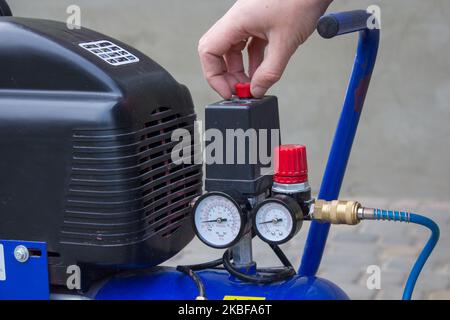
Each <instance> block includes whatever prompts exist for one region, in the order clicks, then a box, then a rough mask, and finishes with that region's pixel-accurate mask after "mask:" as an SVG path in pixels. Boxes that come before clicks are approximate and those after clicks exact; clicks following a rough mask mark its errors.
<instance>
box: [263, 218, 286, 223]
mask: <svg viewBox="0 0 450 320" xmlns="http://www.w3.org/2000/svg"><path fill="white" fill-rule="evenodd" d="M281 221H283V219H281V218H278V219H273V220H269V221H264V222H260V223H259V224H269V223H273V224H275V223H278V222H281Z"/></svg>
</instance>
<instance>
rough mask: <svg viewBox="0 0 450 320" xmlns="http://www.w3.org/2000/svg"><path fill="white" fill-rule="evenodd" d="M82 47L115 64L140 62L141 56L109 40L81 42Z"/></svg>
mask: <svg viewBox="0 0 450 320" xmlns="http://www.w3.org/2000/svg"><path fill="white" fill-rule="evenodd" d="M79 46H80V47H82V48H83V49H85V50H87V51H89V52H90V53H92V54H95V55H96V56H97V57H99V58H100V59H102V60H103V61H105V62H107V63H109V64H110V65H113V66H121V65H124V64H129V63H135V62H139V58H138V57H136V56H135V55H134V54H132V53H130V52H128V51H127V50H125V49H123V48H122V47H119V46H118V45H116V44H114V43H112V42H111V41H108V40H100V41H94V42H86V43H80V44H79Z"/></svg>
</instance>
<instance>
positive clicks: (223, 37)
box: [198, 20, 246, 99]
mask: <svg viewBox="0 0 450 320" xmlns="http://www.w3.org/2000/svg"><path fill="white" fill-rule="evenodd" d="M245 38H246V36H245V35H244V34H242V32H240V31H238V30H237V29H235V28H230V27H229V26H228V25H226V24H225V23H222V22H221V20H219V21H218V22H217V23H216V24H215V25H214V26H213V27H212V28H211V29H210V30H209V31H208V32H207V33H206V34H205V35H204V36H203V37H202V39H201V40H200V42H199V46H198V52H199V56H200V62H201V65H202V70H203V74H204V76H205V78H206V80H207V81H208V83H209V85H210V86H211V87H212V88H213V89H214V90H216V91H217V92H218V93H219V94H220V95H221V96H222V97H223V98H225V99H229V98H231V94H232V89H231V87H230V86H229V85H228V82H227V79H226V76H225V73H226V72H227V66H226V62H225V60H224V57H223V56H224V55H225V53H227V52H228V51H229V50H230V49H231V47H232V46H234V45H236V44H239V42H241V41H242V39H245Z"/></svg>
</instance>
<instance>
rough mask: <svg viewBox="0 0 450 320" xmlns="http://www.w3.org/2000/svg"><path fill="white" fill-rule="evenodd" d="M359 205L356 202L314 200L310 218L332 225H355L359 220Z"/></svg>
mask: <svg viewBox="0 0 450 320" xmlns="http://www.w3.org/2000/svg"><path fill="white" fill-rule="evenodd" d="M360 208H361V204H360V203H359V202H356V201H344V200H333V201H324V200H316V202H315V203H314V209H313V212H312V218H313V219H314V220H319V221H323V222H329V223H332V224H347V225H355V224H358V223H359V222H360V221H361V220H360V219H359V217H358V209H360Z"/></svg>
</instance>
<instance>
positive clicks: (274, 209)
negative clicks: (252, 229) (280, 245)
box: [255, 202, 294, 243]
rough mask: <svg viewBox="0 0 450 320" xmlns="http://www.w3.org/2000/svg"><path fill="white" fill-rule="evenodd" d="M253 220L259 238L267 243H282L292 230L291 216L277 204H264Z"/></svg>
mask: <svg viewBox="0 0 450 320" xmlns="http://www.w3.org/2000/svg"><path fill="white" fill-rule="evenodd" d="M255 219H256V221H255V225H256V228H257V229H258V232H259V234H260V236H261V237H263V238H264V240H266V241H269V242H274V243H277V242H281V241H284V240H285V239H286V238H287V237H289V236H290V235H291V234H292V231H293V228H294V221H293V218H292V214H291V213H290V211H289V210H288V208H286V207H285V206H284V205H282V204H280V203H277V202H269V203H266V204H264V205H263V206H262V207H261V208H259V210H258V212H257V213H256V217H255Z"/></svg>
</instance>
